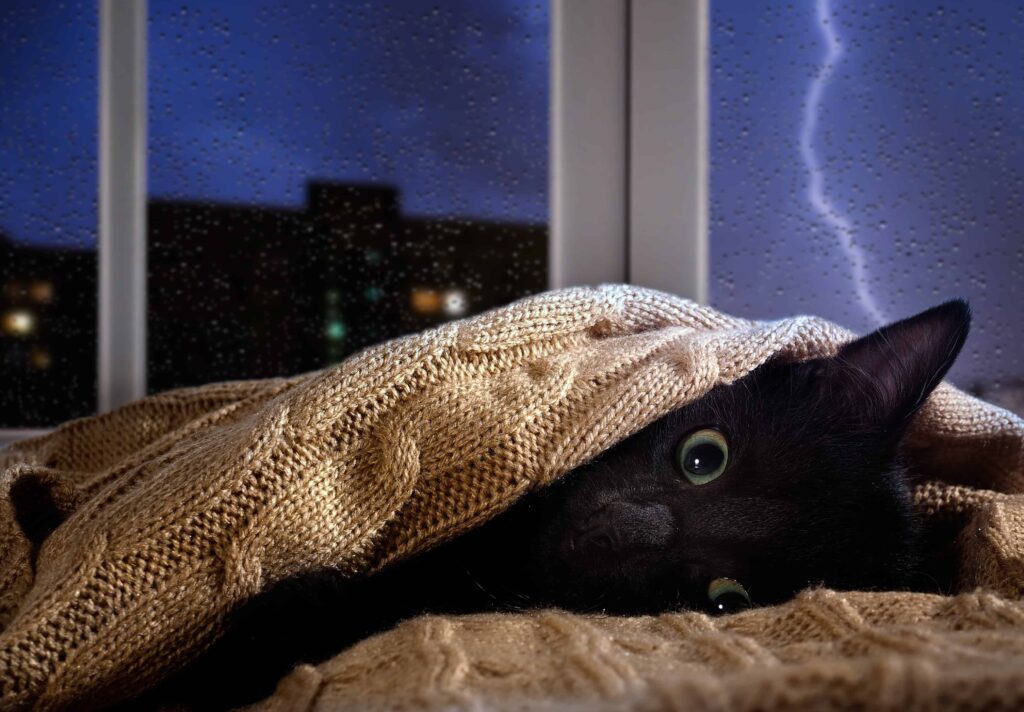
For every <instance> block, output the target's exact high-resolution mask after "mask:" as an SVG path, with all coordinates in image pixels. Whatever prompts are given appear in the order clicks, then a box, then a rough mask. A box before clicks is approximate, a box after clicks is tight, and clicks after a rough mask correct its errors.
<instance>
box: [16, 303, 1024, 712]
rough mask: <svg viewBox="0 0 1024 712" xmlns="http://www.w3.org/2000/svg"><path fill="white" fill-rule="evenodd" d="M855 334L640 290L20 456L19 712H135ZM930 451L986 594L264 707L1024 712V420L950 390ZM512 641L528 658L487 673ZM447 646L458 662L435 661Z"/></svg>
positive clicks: (428, 336) (462, 669)
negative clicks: (732, 389) (677, 417)
mask: <svg viewBox="0 0 1024 712" xmlns="http://www.w3.org/2000/svg"><path fill="white" fill-rule="evenodd" d="M850 338H851V334H850V333H849V332H847V331H845V330H843V329H841V328H839V327H837V326H835V325H833V324H831V323H829V322H826V321H824V320H822V319H817V318H811V317H796V318H791V319H783V320H780V321H775V322H754V321H748V320H745V319H738V318H733V317H730V316H726V315H723V314H720V313H718V312H716V311H714V310H712V309H710V308H708V307H703V306H699V305H697V304H694V303H692V302H689V301H686V300H684V299H680V298H677V297H673V296H670V295H666V294H663V293H659V292H655V291H650V290H645V289H640V288H634V287H628V286H605V287H600V288H577V289H568V290H561V291H555V292H549V293H546V294H542V295H539V296H536V297H532V298H528V299H525V300H522V301H519V302H517V303H515V304H512V305H510V306H508V307H504V308H501V309H497V310H494V311H491V312H488V313H486V314H483V315H480V316H477V317H473V318H470V319H465V320H463V321H459V322H454V323H449V324H445V325H443V326H440V327H438V328H435V329H432V330H430V331H426V332H423V333H420V334H416V335H412V336H409V337H405V338H401V339H398V340H396V341H392V342H389V343H385V344H381V345H378V346H375V347H372V348H369V349H367V350H365V351H363V352H361V353H359V354H357V355H355V356H353V357H352V358H350V359H348V360H346V361H345V362H343V363H341V364H339V365H337V366H334V367H331V368H328V369H325V370H322V371H318V372H314V373H309V374H305V375H301V376H297V377H294V378H287V379H270V380H263V381H251V382H233V383H221V384H214V385H209V386H202V387H197V388H186V389H181V390H176V391H171V392H168V393H163V394H159V395H154V396H150V397H148V398H145V399H143V400H141V401H137V402H135V403H132V404H129V405H126V406H124V407H122V408H120V409H118V410H116V411H113V412H111V413H107V414H104V415H99V416H95V417H91V418H85V419H82V420H77V421H73V422H70V423H67V424H65V425H63V426H62V427H60V428H58V429H56V430H55V431H54V432H53V433H51V434H49V435H46V436H43V437H41V438H37V439H34V440H29V441H26V442H24V443H21V444H17V445H15V446H11V447H9V448H7V449H6V450H3V451H0V468H2V472H3V474H2V475H0V494H2V495H3V496H2V497H0V624H2V625H3V632H2V634H0V708H2V709H12V708H32V709H55V708H61V707H63V706H66V705H68V704H69V703H71V702H72V701H74V702H75V703H77V704H79V705H83V706H86V707H90V706H98V705H101V704H104V703H107V702H111V701H116V700H119V699H123V698H125V697H129V696H131V695H133V694H135V693H137V692H138V691H140V690H141V689H143V688H146V687H148V686H150V685H152V684H154V683H156V682H158V681H159V680H160V679H162V678H164V677H166V676H167V675H168V674H169V673H171V672H172V671H174V670H176V669H178V668H180V667H181V666H182V665H184V664H185V663H186V662H188V661H189V660H190V659H192V658H194V657H195V656H196V655H197V654H198V653H199V652H201V651H202V650H203V649H205V648H206V647H207V646H208V645H209V644H210V643H211V641H212V640H214V639H215V638H216V637H217V635H218V631H219V630H220V626H221V625H222V622H223V620H224V618H225V615H226V614H227V612H228V611H229V609H231V608H232V607H233V606H235V605H236V604H237V603H238V602H240V601H241V600H243V599H246V598H248V597H250V596H252V595H254V594H256V593H257V592H258V591H260V590H262V589H264V588H265V587H266V586H268V585H269V584H271V583H272V582H274V581H277V580H280V579H281V578H283V577H287V576H290V575H293V574H296V573H298V572H301V571H304V570H308V569H314V568H320V567H327V566H330V567H336V568H338V569H340V570H342V571H345V572H350V573H352V574H356V573H359V572H367V571H373V570H376V569H379V568H381V567H384V566H387V565H388V564H389V563H390V562H394V561H395V560H397V559H399V558H401V557H406V556H408V555H410V554H413V553H415V552H418V551H421V550H423V549H425V548H427V547H431V546H433V545H435V544H437V543H438V542H441V541H444V540H446V539H448V538H450V537H452V536H454V535H457V534H459V533H460V532H463V531H465V530H467V529H468V528H471V527H474V526H476V525H478V524H480V523H481V522H484V521H486V520H487V519H489V518H491V517H493V516H494V515H495V514H497V513H499V512H501V511H502V510H504V509H506V508H507V507H509V506H510V505H511V504H512V503H513V502H514V501H515V500H516V499H517V498H519V497H520V496H522V495H523V494H525V493H526V492H528V491H530V490H532V489H534V488H538V487H543V486H544V485H545V484H547V483H550V482H552V481H553V480H554V479H556V478H558V477H559V476H560V475H562V474H564V473H565V472H567V471H569V470H571V469H572V468H574V467H576V466H577V465H579V464H581V463H582V462H584V461H586V460H588V459H589V458H592V457H594V456H595V455H596V454H598V453H599V452H601V451H602V450H604V449H606V448H608V447H609V446H611V445H612V444H614V443H615V442H617V441H619V440H621V439H622V438H624V437H626V436H628V435H630V434H631V433H633V432H635V431H637V430H638V429H640V428H641V427H643V426H644V425H645V424H647V423H649V422H651V421H653V420H655V419H656V418H658V417H660V416H662V415H664V414H665V413H667V412H669V411H670V410H673V409H675V408H677V407H679V406H681V405H683V404H685V403H687V402H689V401H691V400H693V399H695V398H697V397H699V396H700V395H702V394H703V393H705V392H707V391H708V390H709V389H710V388H712V387H713V386H714V385H716V384H718V383H722V382H729V381H732V380H734V379H736V378H738V377H740V376H742V375H744V374H746V373H747V372H749V371H750V370H751V369H753V368H755V367H756V366H757V365H759V364H761V363H763V362H764V361H765V360H766V359H768V358H770V357H772V356H773V355H776V354H781V355H782V356H784V357H786V358H793V359H802V358H809V357H813V356H819V355H826V354H831V353H834V352H835V350H836V348H837V346H838V345H839V344H841V343H843V342H844V341H846V340H849V339H850ZM907 444H908V449H909V453H910V455H911V457H912V462H913V467H914V468H915V470H916V471H918V472H921V473H925V474H926V475H927V477H928V478H929V479H930V480H933V481H934V482H933V483H931V484H926V485H922V486H920V487H919V488H918V490H917V498H918V503H919V505H920V506H921V508H922V509H923V510H924V511H925V512H926V513H927V514H928V515H929V516H931V517H961V518H964V521H967V520H970V522H971V523H970V526H967V527H965V529H964V533H963V534H962V535H961V537H960V539H959V544H958V549H957V551H958V556H959V561H960V573H959V578H958V586H959V590H960V591H961V592H962V593H960V594H959V595H957V596H951V597H942V596H929V595H925V594H911V593H875V594H836V593H833V592H827V591H817V592H811V593H808V594H804V595H802V596H801V597H800V598H798V599H797V600H796V601H794V602H791V603H789V604H785V605H784V606H781V607H777V608H768V609H759V610H753V611H749V612H746V613H742V614H739V615H736V616H730V617H726V618H722V619H709V618H707V617H706V616H704V615H702V614H699V613H685V612H681V613H678V614H670V615H667V616H661V617H658V618H656V619H645V618H635V619H602V618H598V617H588V616H582V615H578V616H573V615H568V614H563V613H554V612H545V613H532V614H519V615H513V614H503V615H491V616H480V617H475V618H474V617H471V618H469V619H466V620H461V619H445V618H440V619H438V618H432V619H426V621H425V622H417V621H412V622H410V623H408V624H405V625H403V626H401V627H400V628H399V629H397V630H396V631H392V632H390V633H388V634H386V635H385V636H383V638H387V637H388V636H392V639H391V644H390V645H383V644H381V643H380V642H379V641H380V640H381V637H378V638H375V639H371V640H369V641H365V642H364V643H363V644H361V645H359V646H356V647H355V648H354V649H352V650H350V651H348V652H347V653H344V654H342V655H341V656H339V658H337V659H335V660H333V661H330V662H328V663H326V664H324V665H323V666H321V667H320V668H310V667H305V668H299V669H297V671H296V672H295V673H293V674H292V675H291V676H289V677H287V678H285V680H284V681H283V682H282V685H281V687H280V688H279V691H278V694H277V696H276V697H274V698H270V699H269V700H268V701H267V702H266V703H264V706H265V707H267V708H268V709H274V708H276V709H294V708H295V705H300V700H305V701H304V702H301V705H307V706H309V705H311V706H316V705H321V708H323V709H341V708H345V707H353V708H360V709H368V708H371V707H378V708H381V707H392V708H393V707H401V706H403V705H405V706H406V707H407V708H408V707H416V708H431V707H434V708H445V709H451V708H459V709H461V708H464V707H465V708H467V709H468V708H474V709H476V708H487V707H491V708H502V707H503V706H508V707H517V706H518V707H523V706H524V705H525V706H533V707H536V708H540V707H543V706H545V705H557V704H562V703H564V704H566V705H571V704H578V705H580V706H579V709H599V708H601V705H605V707H606V708H608V709H613V708H614V709H623V708H628V707H629V706H630V705H631V704H634V703H635V706H636V708H637V709H640V708H643V709H662V708H678V709H719V708H722V709H725V708H728V709H730V710H737V709H749V708H754V707H756V708H757V709H774V708H781V707H785V706H786V705H791V704H802V705H804V706H805V707H812V708H815V709H818V708H821V707H823V706H828V705H827V704H826V703H830V702H831V703H833V704H834V705H835V706H839V707H842V706H844V704H843V703H844V700H846V701H852V702H854V703H857V704H860V705H861V707H868V708H877V709H883V708H885V707H886V705H892V706H897V707H900V708H901V709H903V708H906V706H907V701H908V700H910V701H913V702H914V703H915V704H919V705H920V706H921V707H928V706H929V705H931V704H938V703H940V702H948V703H951V704H952V703H956V704H957V705H960V706H962V707H964V708H971V707H972V706H974V705H978V706H979V707H984V706H985V705H988V707H987V708H993V706H998V705H1000V704H1005V705H1006V708H1007V709H1012V708H1015V707H1018V708H1019V707H1024V679H1022V678H1024V673H1022V672H1021V671H1022V670H1024V604H1022V602H1021V600H1020V599H1021V595H1022V586H1024V565H1022V552H1024V505H1022V495H1021V494H1020V493H1022V492H1024V422H1022V421H1021V420H1020V419H1019V418H1017V417H1016V416H1013V415H1011V414H1009V413H1007V412H1005V411H1003V410H1000V409H999V408H996V407H994V406H991V405H988V404H985V403H982V402H980V401H978V400H975V399H974V398H972V397H970V396H968V395H966V394H964V393H962V392H960V391H958V390H956V389H955V388H953V387H951V386H949V385H948V384H943V385H942V386H941V387H940V388H939V389H938V390H937V391H936V392H935V394H934V395H933V396H932V398H931V399H930V400H929V402H928V404H927V405H926V406H925V408H924V409H923V410H922V412H921V413H920V415H919V417H918V419H917V421H916V423H915V425H914V428H913V430H912V432H911V433H910V435H909V436H908V441H907ZM26 477H28V478H34V480H35V482H36V485H37V487H42V491H45V493H46V496H45V497H41V498H40V502H39V506H40V507H41V508H45V509H46V510H47V512H41V513H39V514H40V516H39V517H36V518H35V519H33V512H20V513H19V515H18V516H17V517H16V515H15V512H14V507H13V505H12V503H11V498H10V495H9V491H10V489H11V486H12V483H16V482H17V481H18V480H20V479H21V478H26ZM54 516H56V521H54V522H53V524H52V526H47V525H46V521H45V520H46V518H47V517H51V518H52V517H54ZM61 517H66V519H64V520H63V523H62V524H60V525H59V526H56V524H57V523H58V522H59V521H60V518H61ZM40 518H41V519H42V524H39V523H38V520H39V519H40ZM32 521H36V524H32V525H30V526H29V527H28V528H30V529H33V530H34V531H35V534H34V535H33V536H32V537H31V539H30V538H29V537H26V535H25V534H24V531H25V530H26V526H27V525H26V522H32ZM54 526H55V527H56V528H55V529H53V531H52V533H49V529H50V528H53V527H54ZM39 527H41V529H39ZM40 531H41V532H42V534H40ZM46 534H48V536H46ZM44 537H45V538H44ZM353 615H358V612H353ZM467 626H468V628H467ZM466 630H470V631H471V632H472V634H471V635H470V634H467V633H466V632H465V631H466ZM425 631H426V632H425ZM417 640H418V641H420V642H419V643H416V645H420V648H417V647H416V645H414V644H413V642H410V641H417ZM431 640H433V641H434V642H433V643H432V644H433V645H434V648H430V645H431V643H430V641H431ZM488 640H490V641H491V644H492V645H494V641H497V640H500V641H502V642H501V644H500V645H495V647H493V648H491V649H490V652H487V653H483V652H480V649H479V648H480V646H482V645H484V644H486V641H488ZM424 641H426V642H424ZM438 641H441V642H443V643H444V644H445V645H447V646H449V647H448V648H446V650H447V653H446V654H447V655H448V657H447V658H445V655H444V654H441V653H438V655H437V656H436V657H437V658H438V659H437V660H435V659H434V658H432V657H431V656H430V655H426V653H423V651H424V650H435V652H436V651H437V650H440V648H439V647H437V646H439V645H441V642H438ZM382 645H383V647H382ZM423 646H426V647H425V648H424V647H423ZM474 646H475V648H474ZM417 650H419V651H420V652H417ZM474 650H476V652H475V653H474ZM730 651H731V652H730ZM403 652H404V653H405V654H407V658H408V660H407V661H406V662H402V654H403ZM374 656H376V657H374ZM453 656H454V657H453ZM474 656H476V657H474ZM480 656H483V658H481V657H480ZM488 656H489V657H488ZM424 658H425V659H424ZM417 660H418V662H417ZM438 660H447V662H438ZM481 660H483V661H484V662H486V664H484V662H481ZM396 661H398V663H396ZM460 661H461V662H460ZM399 663H400V664H399ZM416 666H419V670H421V671H424V672H417V667H416ZM432 666H433V667H432ZM438 666H440V667H438ZM439 670H440V672H439ZM353 671H357V672H358V673H359V674H353ZM368 671H372V674H370V673H369V672H368ZM332 675H335V677H333V678H332ZM405 679H409V680H413V681H414V683H415V684H412V683H403V682H402V681H403V680H405ZM332 685H333V687H332ZM332 691H333V692H332ZM844 695H845V697H844ZM862 698H865V699H862ZM357 699H358V700H360V701H359V702H358V703H357V702H356V701H355V700H357ZM301 705H300V706H301ZM364 705H365V706H364ZM911 706H913V705H911Z"/></svg>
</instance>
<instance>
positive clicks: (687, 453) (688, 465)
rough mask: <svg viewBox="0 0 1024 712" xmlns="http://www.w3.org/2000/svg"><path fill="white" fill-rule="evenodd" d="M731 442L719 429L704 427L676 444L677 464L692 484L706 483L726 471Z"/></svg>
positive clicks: (677, 467)
mask: <svg viewBox="0 0 1024 712" xmlns="http://www.w3.org/2000/svg"><path fill="white" fill-rule="evenodd" d="M728 464H729V443H727V442H726V440H725V436H724V435H722V434H721V433H720V432H718V431H717V430H713V429H711V428H704V429H702V430H698V431H697V432H695V433H691V434H690V435H688V436H686V437H685V438H683V439H682V440H680V441H679V444H678V445H676V450H675V466H676V469H678V470H679V472H680V473H681V474H682V475H683V476H684V477H685V478H686V479H688V480H689V481H690V482H691V483H692V484H695V485H705V484H707V483H708V482H711V480H713V479H715V478H717V477H718V476H719V475H721V474H722V473H723V472H725V467H726V465H728Z"/></svg>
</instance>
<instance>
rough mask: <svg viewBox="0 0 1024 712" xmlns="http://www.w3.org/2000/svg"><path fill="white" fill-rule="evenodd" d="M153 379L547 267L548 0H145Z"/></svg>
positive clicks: (197, 372) (282, 352)
mask: <svg viewBox="0 0 1024 712" xmlns="http://www.w3.org/2000/svg"><path fill="white" fill-rule="evenodd" d="M149 37H150V39H149V81H148V84H149V155H148V164H149V194H150V199H149V206H148V226H149V228H148V229H149V233H148V245H147V247H148V260H149V272H148V291H149V297H148V298H149V301H148V320H147V323H148V369H147V370H148V388H149V390H150V392H154V391H161V390H165V389H167V388H172V387H176V386H182V385H193V384H199V383H206V382H210V381H215V380H224V379H233V378H252V377H262V376H275V375H283V374H290V373H296V372H299V371H304V370H311V369H315V368H321V367H323V366H326V365H329V364H332V363H336V362H337V361H339V360H341V359H342V358H343V357H345V356H347V355H348V354H350V353H352V352H353V351H355V350H358V349H360V348H363V347H365V346H367V345H369V344H372V343H376V342H379V341H381V340H384V339H387V338H391V337H394V336H398V335H400V334H403V333H408V332H411V331H418V330H420V329H423V328H425V327H429V326H433V325H435V324H438V323H440V322H442V321H444V320H447V319H451V318H456V317H461V316H465V315H468V314H472V313H476V312H479V311H482V310H484V309H487V308H490V307H493V306H497V305H500V304H504V303H507V302H509V301H512V300H514V299H516V298H519V297H521V296H525V295H527V294H531V293H534V292H538V291H542V290H543V289H544V288H545V287H546V286H547V274H546V262H547V208H548V201H547V182H548V179H547V176H548V145H547V140H548V119H547V115H548V114H547V112H548V7H547V3H546V2H537V1H536V0H528V1H525V0H521V1H517V2H509V3H504V4H502V5H494V4H490V3H476V2H458V3H440V4H434V5H432V4H424V3H422V2H416V1H407V2H388V3H364V2H336V3H325V4H321V5H295V4H287V3H281V2H271V1H269V0H261V1H259V2H251V3H221V4H210V3H195V2H187V3H182V2H180V0H175V1H171V0H151V2H150V15H149Z"/></svg>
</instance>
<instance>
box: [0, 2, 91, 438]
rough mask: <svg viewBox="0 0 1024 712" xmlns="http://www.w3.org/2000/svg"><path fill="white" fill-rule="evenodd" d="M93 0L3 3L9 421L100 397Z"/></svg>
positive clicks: (1, 396) (0, 71) (0, 409)
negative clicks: (97, 353) (97, 357)
mask: <svg viewBox="0 0 1024 712" xmlns="http://www.w3.org/2000/svg"><path fill="white" fill-rule="evenodd" d="M96 48H97V23H96V6H95V4H94V3H93V2H65V3H53V2H48V3H13V2H12V3H4V4H3V6H2V7H0V383H2V384H3V385H2V387H0V428H30V427H45V426H50V425H54V424H56V423H58V422H60V421H62V420H66V419H68V418H73V417H78V416H82V415H87V414H89V413H91V412H93V411H94V409H95V407H96V137H97V110H96V93H97V78H96V72H97V51H96Z"/></svg>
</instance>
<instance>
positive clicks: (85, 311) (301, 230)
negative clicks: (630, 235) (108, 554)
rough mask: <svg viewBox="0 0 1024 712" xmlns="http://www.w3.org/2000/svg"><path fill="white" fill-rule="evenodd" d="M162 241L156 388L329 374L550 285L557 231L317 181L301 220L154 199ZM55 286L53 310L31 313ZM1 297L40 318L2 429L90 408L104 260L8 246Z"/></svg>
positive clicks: (15, 365) (151, 280) (1, 248)
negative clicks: (551, 236) (383, 345)
mask: <svg viewBox="0 0 1024 712" xmlns="http://www.w3.org/2000/svg"><path fill="white" fill-rule="evenodd" d="M148 231H149V232H148V246H147V252H148V254H147V275H148V278H147V289H148V294H147V314H148V318H147V330H148V333H147V349H148V368H147V378H148V384H149V391H150V392H159V391H163V390H166V389H168V388H175V387H180V386H190V385H198V384H202V383H208V382H212V381H219V380H233V379H245V378H265V377H270V376H281V375H290V374H294V373H300V372H304V371H309V370H313V369H318V368H322V367H324V366H327V365H330V364H332V363H336V362H338V361H340V360H342V359H343V358H345V357H346V356H348V355H350V354H352V353H353V352H355V351H358V350H359V349H362V348H364V347H366V346H369V345H371V344H374V343H377V342H380V341H383V340H386V339H389V338H393V337H396V336H400V335H403V334H407V333H411V332H415V331H419V330H421V329H424V328H427V327H430V326H434V325H437V324H439V323H441V322H443V321H446V320H449V319H452V318H457V317H461V316H465V315H468V314H472V313H478V312H480V311H484V310H486V309H489V308H492V307H496V306H499V305H501V304H505V303H508V302H510V301H512V300H514V299H517V298H519V297H522V296H526V295H528V294H531V293H535V292H538V291H541V290H543V289H545V288H546V285H547V271H546V263H547V227H546V226H545V225H538V224H515V223H503V222H488V221H481V220H475V219H462V218H444V219H441V218H423V217H409V216H404V215H403V214H402V213H401V209H400V196H399V193H398V191H397V189H395V188H393V187H390V186H380V185H358V184H346V183H330V182H312V183H310V184H308V186H307V195H306V203H305V205H304V206H303V207H302V208H298V209H296V208H278V207H269V206H250V205H230V204H218V203H211V202H209V201H194V202H189V201H177V200H162V199H155V200H151V201H150V203H149V205H148ZM41 282H49V283H50V285H51V288H52V295H53V296H52V301H51V302H48V303H45V304H44V303H42V302H39V303H32V304H29V302H30V301H31V298H32V297H31V290H32V288H33V287H32V285H34V284H37V283H41ZM8 283H11V284H14V285H15V286H14V287H12V288H11V289H10V290H8V289H7V287H6V286H5V285H7V284H8ZM0 287H3V288H4V290H5V291H4V292H3V295H2V297H0V299H2V301H0V319H3V318H4V315H5V314H7V313H10V312H15V313H16V314H17V313H20V312H19V310H22V311H23V310H24V309H26V308H29V309H32V310H34V311H33V315H34V316H35V317H36V321H35V322H33V325H34V326H33V328H34V329H35V331H34V332H33V334H32V336H31V338H29V337H28V336H27V335H26V334H21V333H17V334H15V333H3V332H0V358H2V359H3V361H2V363H3V366H2V368H3V369H4V371H3V372H2V374H0V375H2V376H3V377H4V379H5V381H6V382H7V383H12V384H14V385H13V388H6V389H3V390H4V393H3V395H0V408H2V413H3V414H4V415H2V416H0V418H2V420H0V427H32V426H47V425H52V424H54V423H56V422H60V421H61V420H65V419H67V418H69V417H76V416H78V415H86V414H88V413H91V412H92V411H93V410H94V407H95V379H96V366H95V361H96V359H95V354H96V328H95V324H96V257H95V253H94V252H86V251H78V252H73V251H69V250H58V249H41V248H34V247H28V246H19V245H15V244H14V243H12V242H11V241H10V240H4V239H2V238H0ZM41 289H42V287H37V288H36V293H37V296H39V295H41V294H42V292H41V291H39V290H41ZM26 304H28V305H29V306H28V307H26V306H25V305H26ZM33 304H34V306H33ZM4 323H5V322H3V321H0V327H3V326H4ZM22 326H23V325H22ZM12 328H13V329H14V330H15V331H17V330H18V329H19V328H21V327H19V325H18V324H13V322H12ZM43 347H45V348H46V349H48V353H49V354H50V359H51V361H50V363H49V365H46V366H45V367H40V366H41V365H42V363H43V361H42V360H41V358H42V357H40V356H39V350H40V348H43ZM33 349H35V350H33ZM33 358H35V359H36V361H35V365H33V361H32V359H33ZM69 384H73V388H69ZM69 398H74V399H75V400H74V402H75V405H74V406H73V407H72V406H69V404H68V401H69Z"/></svg>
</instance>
